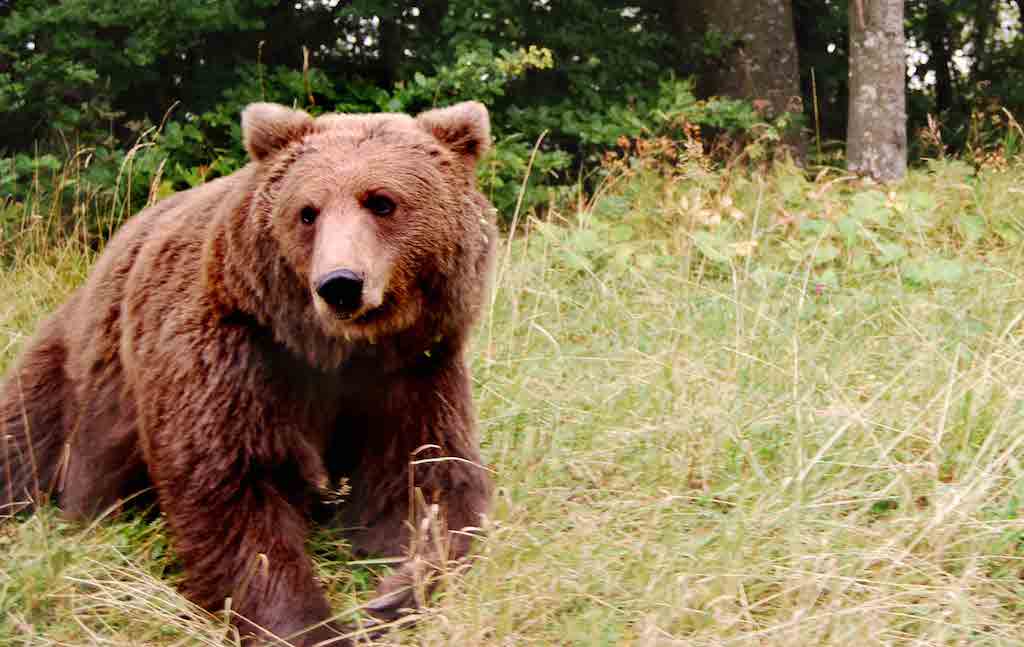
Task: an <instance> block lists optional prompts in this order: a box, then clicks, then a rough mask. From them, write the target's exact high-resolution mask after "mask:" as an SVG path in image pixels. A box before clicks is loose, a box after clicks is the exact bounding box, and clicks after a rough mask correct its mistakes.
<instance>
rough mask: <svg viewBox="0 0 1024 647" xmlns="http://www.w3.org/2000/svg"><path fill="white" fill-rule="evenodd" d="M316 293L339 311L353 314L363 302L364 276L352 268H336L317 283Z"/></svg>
mask: <svg viewBox="0 0 1024 647" xmlns="http://www.w3.org/2000/svg"><path fill="white" fill-rule="evenodd" d="M316 293H317V294H318V295H320V298H321V299H323V300H324V301H325V302H326V303H327V305H329V306H331V307H332V308H334V309H335V310H337V311H338V312H339V313H343V314H351V313H353V312H355V311H356V310H358V309H359V306H361V305H362V303H363V277H362V276H360V275H359V274H357V273H355V272H353V271H352V270H334V271H333V272H331V273H329V274H327V276H324V277H323V278H321V279H320V281H319V282H318V283H317V284H316Z"/></svg>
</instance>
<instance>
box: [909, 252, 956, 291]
mask: <svg viewBox="0 0 1024 647" xmlns="http://www.w3.org/2000/svg"><path fill="white" fill-rule="evenodd" d="M900 269H901V270H902V271H903V275H904V276H905V277H906V278H907V280H909V281H911V282H912V283H917V284H919V285H935V284H940V283H947V284H949V283H957V282H959V281H960V279H962V278H963V277H964V274H966V273H967V270H966V268H965V267H964V264H963V263H961V262H960V261H956V260H950V259H944V258H930V259H926V260H924V261H911V260H908V261H906V262H905V263H903V265H902V266H901V268H900Z"/></svg>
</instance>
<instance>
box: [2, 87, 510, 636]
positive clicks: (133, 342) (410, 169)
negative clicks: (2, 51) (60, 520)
mask: <svg viewBox="0 0 1024 647" xmlns="http://www.w3.org/2000/svg"><path fill="white" fill-rule="evenodd" d="M242 131H243V136H244V141H245V147H246V149H247V150H248V152H249V155H250V157H251V162H250V163H249V164H248V165H247V166H245V167H244V168H243V169H241V170H239V171H237V172H236V173H234V174H232V175H230V176H228V177H225V178H221V179H218V180H215V181H212V182H210V183H208V184H206V185H204V186H201V187H198V188H195V189H192V190H189V191H185V192H182V193H179V194H177V195H174V196H172V197H169V198H166V199H164V200H162V201H160V202H158V203H157V204H155V205H153V206H151V207H149V208H147V209H145V210H143V211H142V212H140V213H139V214H138V215H136V216H135V217H133V218H131V219H129V220H128V221H127V222H126V223H125V224H124V226H123V227H121V229H120V231H119V232H118V233H117V235H116V236H115V237H114V238H113V239H112V240H111V241H110V243H109V245H108V246H107V248H106V250H105V251H104V252H103V254H102V256H101V257H100V259H99V260H98V262H97V263H96V266H95V267H94V268H93V270H92V272H91V274H90V276H89V278H88V280H87V281H86V283H85V285H84V286H82V287H81V288H80V289H79V290H78V291H77V292H75V293H74V294H73V295H72V296H71V297H70V298H69V299H68V300H67V302H66V303H64V304H63V305H62V306H61V307H60V308H59V309H58V310H57V311H56V313H55V314H54V315H53V316H52V317H51V318H50V319H49V320H48V321H46V322H45V323H43V324H42V326H41V327H40V330H39V331H38V333H37V335H36V337H35V338H34V340H33V341H31V342H30V343H29V345H28V347H27V349H26V350H25V351H24V353H23V355H22V357H21V359H20V361H19V362H18V363H17V364H16V365H15V366H14V367H13V368H12V369H11V371H10V373H9V375H8V376H7V378H6V380H5V382H4V383H3V385H2V387H0V506H4V507H3V508H0V514H4V513H5V512H4V511H6V513H8V514H10V513H14V512H16V511H17V510H18V509H26V508H29V507H31V506H32V505H34V504H35V503H37V502H38V501H39V499H40V497H41V496H43V497H45V496H46V494H47V493H52V495H53V497H54V499H55V500H56V501H57V503H58V504H59V505H60V506H61V508H62V509H63V510H64V511H65V513H66V514H67V515H70V516H71V517H72V518H88V517H90V516H94V515H96V514H98V513H101V512H103V511H105V510H107V509H108V508H109V507H111V506H115V505H117V504H118V502H120V501H121V500H123V499H124V498H125V497H129V496H131V495H132V494H133V493H135V492H138V491H140V490H143V489H145V488H148V487H150V486H152V488H153V489H154V490H155V492H156V495H157V501H158V503H159V509H160V511H161V512H162V514H163V515H165V517H166V519H167V524H168V527H169V530H170V534H171V539H172V543H173V546H174V548H175V550H176V552H177V554H178V555H179V556H180V558H181V560H182V562H183V565H184V569H185V581H184V587H183V588H184V592H185V594H186V595H187V596H188V597H190V598H191V599H192V600H193V601H195V602H196V603H198V604H200V605H201V606H203V607H205V608H207V609H211V610H217V609H220V608H223V605H224V601H225V598H228V597H231V598H232V603H231V607H232V609H233V610H234V611H235V612H237V614H238V616H240V617H238V618H236V619H235V622H236V623H237V625H238V627H239V629H240V630H241V632H242V633H244V634H246V635H255V636H262V637H263V638H269V637H270V635H273V636H279V637H282V638H287V639H289V640H291V641H294V642H295V643H296V644H302V645H306V644H313V643H315V642H318V641H320V640H324V639H326V638H331V637H337V635H338V633H337V632H338V631H340V630H341V626H340V625H338V624H337V623H335V622H332V621H331V620H330V616H331V612H330V608H329V606H328V603H327V600H326V599H325V596H324V593H323V591H322V590H321V587H320V586H319V585H318V583H317V581H316V578H315V576H314V572H313V566H312V563H311V561H310V559H309V557H308V556H307V555H306V552H305V547H304V544H305V541H306V537H307V532H308V529H309V526H310V523H311V511H312V510H313V508H314V506H315V505H316V502H317V494H318V493H319V492H321V491H322V488H323V487H324V486H325V485H326V484H328V483H333V482H338V481H340V479H342V478H345V479H347V481H348V483H349V484H350V486H351V490H350V492H349V494H348V495H347V496H346V497H345V500H344V502H343V504H342V511H341V513H339V515H338V516H339V517H340V519H341V521H342V522H343V523H345V524H346V527H347V528H349V529H350V532H351V542H352V544H353V547H354V548H355V549H356V550H357V551H362V552H368V553H376V554H382V555H403V554H406V553H404V552H403V551H405V550H406V549H407V547H408V546H409V544H410V542H411V541H412V540H413V538H414V537H413V535H414V533H413V531H412V530H411V528H413V527H420V526H421V525H422V524H421V523H420V522H417V521H416V519H415V517H417V515H420V514H421V511H420V508H422V507H426V508H429V509H431V510H433V511H434V512H433V515H434V518H435V519H436V526H437V527H442V528H445V529H447V533H448V538H449V540H450V541H447V542H443V545H445V546H446V549H445V551H446V553H447V554H443V555H437V554H436V553H434V554H433V557H434V558H438V559H446V558H452V559H455V558H459V557H461V556H463V555H464V554H465V553H466V551H467V549H468V548H469V537H470V536H471V532H460V530H462V529H464V528H469V527H475V526H479V525H480V519H481V515H482V514H484V513H485V512H486V511H487V509H488V505H489V498H490V490H491V483H490V479H489V477H488V475H487V471H486V470H485V468H483V467H482V466H481V465H480V456H479V448H478V438H477V433H476V430H475V420H474V412H473V406H472V401H471V390H470V373H469V369H468V367H467V364H466V345H467V337H468V335H469V334H470V331H471V328H472V326H473V325H474V322H475V320H476V319H477V317H478V315H479V311H480V308H481V302H482V301H483V300H484V298H485V292H486V283H487V279H488V277H489V273H490V267H491V263H492V257H493V244H494V241H495V238H496V236H495V230H494V224H493V214H494V210H493V208H492V207H491V206H490V204H489V203H488V201H487V200H486V198H485V197H484V196H482V195H481V194H480V193H479V192H478V191H477V189H476V183H475V170H476V164H477V161H478V160H479V158H480V156H481V155H482V154H483V153H484V152H485V150H486V149H487V147H488V146H489V143H490V123H489V118H488V114H487V110H486V108H484V107H483V106H482V105H481V104H479V103H475V102H466V103H461V104H458V105H455V106H452V107H450V108H443V109H436V110H431V111H429V112H425V113H422V114H420V115H419V116H417V117H415V118H414V117H411V116H408V115H401V114H372V115H341V114H335V115H326V116H321V117H319V118H315V119H314V118H313V117H311V116H310V115H308V114H306V113H305V112H301V111H298V110H293V109H289V108H286V107H283V106H279V105H274V104H266V103H259V104H253V105H250V106H249V107H247V108H246V109H245V111H244V112H243V114H242ZM414 454H416V456H415V457H414V456H413V455H414ZM424 459H426V460H424ZM431 459H434V460H431ZM411 485H412V486H414V487H410V486H411ZM417 489H418V491H417ZM411 493H417V494H416V496H412V495H411ZM420 494H422V496H419V495H420ZM416 501H423V502H425V504H426V505H425V506H421V505H420V504H418V503H414V502H416ZM410 520H412V523H410ZM418 532H419V531H416V533H418ZM436 545H442V544H441V543H440V542H438V543H436ZM427 561H429V560H427ZM415 563H416V562H414V561H412V560H410V561H409V562H407V563H406V564H405V565H404V566H402V567H400V568H399V569H397V570H396V572H395V573H394V574H392V575H391V576H389V577H388V578H385V580H384V581H382V582H381V584H380V587H379V589H378V590H379V591H380V593H381V595H380V597H378V598H377V599H376V600H375V601H374V602H373V603H371V605H370V608H371V610H372V611H374V612H376V613H377V614H379V615H380V616H383V617H392V616H393V614H394V613H395V612H396V610H397V609H398V608H399V607H403V606H408V605H410V604H411V603H412V602H413V601H414V600H413V596H412V594H411V593H410V592H409V589H410V587H409V586H408V584H409V582H410V580H411V579H412V573H413V571H414V570H415V569H416V568H418V567H416V566H415ZM332 644H338V643H332Z"/></svg>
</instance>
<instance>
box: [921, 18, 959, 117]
mask: <svg viewBox="0 0 1024 647" xmlns="http://www.w3.org/2000/svg"><path fill="white" fill-rule="evenodd" d="M925 4H926V8H925V11H926V14H925V34H926V35H927V39H928V49H929V50H931V57H930V60H929V61H928V63H929V66H930V67H931V68H932V70H933V71H934V72H935V112H936V114H939V115H941V114H942V113H943V112H945V111H947V110H949V109H950V108H952V107H953V75H952V73H951V72H950V61H951V60H952V58H953V57H952V54H951V51H952V48H951V47H950V46H949V29H950V21H949V8H948V7H947V6H946V4H945V3H943V2H938V1H936V0H931V1H930V2H928V1H927V0H926V2H925Z"/></svg>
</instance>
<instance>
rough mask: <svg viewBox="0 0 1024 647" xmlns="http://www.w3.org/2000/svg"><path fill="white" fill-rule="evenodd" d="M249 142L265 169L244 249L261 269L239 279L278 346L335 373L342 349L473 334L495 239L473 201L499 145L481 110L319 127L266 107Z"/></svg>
mask: <svg viewBox="0 0 1024 647" xmlns="http://www.w3.org/2000/svg"><path fill="white" fill-rule="evenodd" d="M242 133H243V137H244V142H245V147H246V149H247V150H248V152H249V155H250V156H251V157H252V160H253V163H254V164H253V166H254V167H255V168H254V171H253V173H254V174H253V181H252V183H253V184H254V185H255V186H254V187H251V190H250V191H249V193H248V197H247V202H248V204H247V206H246V208H245V209H244V211H245V212H246V213H245V214H244V225H241V227H242V228H244V230H245V231H246V232H247V233H246V235H245V236H244V238H245V240H243V241H242V244H241V246H240V248H241V249H243V250H244V253H245V254H251V255H252V258H250V259H244V260H247V261H249V262H251V263H253V265H252V266H250V267H249V268H248V269H245V268H243V269H242V271H243V272H246V273H248V274H250V275H251V274H255V275H257V276H255V277H254V276H249V277H248V279H247V280H246V281H244V282H245V283H248V284H249V285H246V286H242V287H241V291H242V292H248V293H250V294H255V295H258V296H259V297H261V298H262V301H263V303H259V304H255V303H254V304H252V309H256V310H257V312H255V313H253V314H256V315H258V316H259V315H260V314H261V313H260V312H258V311H259V310H263V313H262V315H263V316H259V318H260V319H262V320H264V321H265V323H267V324H269V325H270V326H271V327H272V328H273V329H274V331H275V335H276V336H277V337H278V338H279V339H280V340H281V341H283V342H285V343H286V344H288V345H289V346H291V347H292V348H293V349H294V350H296V351H298V352H299V353H300V354H302V355H305V356H307V357H308V358H309V359H310V360H312V361H314V362H315V363H317V364H320V365H322V366H329V365H332V364H337V362H338V361H341V360H342V359H343V357H342V356H341V355H344V354H345V351H344V348H345V347H346V342H353V341H356V342H358V341H367V342H371V343H372V342H374V341H376V340H378V339H380V338H382V337H385V336H387V335H394V334H399V333H403V332H405V331H408V330H410V329H418V330H420V332H421V333H422V334H423V335H429V336H431V337H438V336H443V335H446V334H453V332H459V333H460V334H464V332H465V330H466V329H468V327H469V325H470V324H471V323H472V320H473V318H474V317H475V315H476V311H477V310H478V309H479V305H480V303H479V302H480V300H481V298H482V294H483V292H484V286H483V284H484V282H485V280H486V278H487V276H486V274H487V270H488V266H489V259H490V256H491V250H492V245H493V239H494V232H493V223H492V222H491V216H492V213H493V209H492V208H491V207H490V205H489V204H488V203H487V201H486V199H485V198H483V196H481V195H480V194H479V193H478V192H477V191H476V165H477V161H478V160H479V158H480V156H481V155H482V154H483V153H484V152H485V151H486V150H487V148H488V146H489V144H490V122H489V118H488V114H487V109H486V108H485V107H484V106H483V105H481V104H479V103H475V102H466V103H460V104H457V105H455V106H452V107H449V108H442V109H436V110H431V111H428V112H425V113H422V114H420V115H418V116H417V117H411V116H408V115H401V114H371V115H341V114H332V115H325V116H321V117H319V118H316V119H314V118H313V117H311V116H310V115H308V114H307V113H305V112H302V111H299V110H293V109H290V108H286V107H284V106H280V105H275V104H268V103H258V104H253V105H250V106H248V107H247V108H246V109H245V111H244V112H243V114H242ZM238 228H239V227H238V226H236V227H235V229H238ZM267 257H269V259H268V258H267ZM260 261H266V265H265V266H263V267H261V266H260V265H259V262H260ZM243 262H244V261H243ZM325 345H326V346H327V347H325ZM351 346H352V345H351V343H349V344H348V345H347V348H349V351H350V350H351ZM339 347H341V348H342V352H341V355H339V350H338V349H339Z"/></svg>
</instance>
